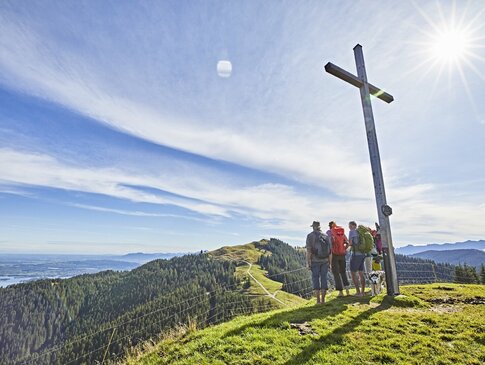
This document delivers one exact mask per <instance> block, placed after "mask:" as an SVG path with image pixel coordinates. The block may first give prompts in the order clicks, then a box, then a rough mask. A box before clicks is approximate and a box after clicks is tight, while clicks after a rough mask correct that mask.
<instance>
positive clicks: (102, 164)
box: [0, 1, 485, 253]
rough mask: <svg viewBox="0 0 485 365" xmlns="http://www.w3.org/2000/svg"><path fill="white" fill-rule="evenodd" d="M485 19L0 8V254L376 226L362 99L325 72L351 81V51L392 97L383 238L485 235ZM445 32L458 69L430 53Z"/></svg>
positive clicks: (289, 10) (385, 140)
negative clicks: (337, 69)
mask: <svg viewBox="0 0 485 365" xmlns="http://www.w3.org/2000/svg"><path fill="white" fill-rule="evenodd" d="M482 8H483V3H482V2H481V1H469V2H464V1H463V2H462V1H459V2H452V1H442V2H434V1H429V2H419V4H417V3H413V2H401V1H386V2H372V1H352V2H350V1H349V2H337V1H334V2H332V1H329V2H326V3H325V4H324V3H323V2H321V1H300V2H297V1H231V2H227V1H204V2H202V1H187V2H180V1H163V2H162V1H153V2H151V1H142V2H132V1H112V2H110V1H102V2H100V1H29V2H19V1H2V2H1V3H0V252H42V253H124V252H130V251H145V252H160V251H165V252H169V251H171V252H180V251H195V250H199V249H211V248H216V247H219V246H221V245H226V244H237V243H244V242H248V241H252V240H255V239H260V238H263V237H279V238H281V239H283V240H285V241H287V242H289V243H292V244H295V245H297V244H302V243H303V240H304V237H305V234H306V233H307V231H308V230H309V227H308V226H309V224H310V223H311V222H312V221H313V220H315V219H319V220H321V221H322V222H328V221H329V220H337V222H340V223H342V224H345V222H347V221H349V220H357V221H359V222H362V223H366V224H372V223H373V222H374V221H375V220H376V208H375V204H374V200H373V190H372V180H371V172H370V165H369V157H368V151H367V144H366V137H365V130H364V125H363V118H362V110H361V106H360V99H359V92H358V90H357V89H356V88H354V87H352V86H350V85H347V84H345V83H344V82H342V81H341V80H338V79H336V78H335V77H333V76H331V75H329V74H326V73H324V71H323V65H324V64H325V63H326V62H328V61H331V62H333V63H336V64H337V65H339V66H341V67H343V68H346V69H347V70H349V71H352V72H354V70H355V64H354V59H353V53H352V48H353V47H354V46H355V44H357V43H360V44H362V45H363V47H364V55H365V58H366V63H367V74H368V77H369V80H370V82H372V83H373V84H375V85H377V86H380V87H382V88H384V89H386V90H387V91H389V92H390V93H391V94H393V95H394V97H395V102H393V103H391V104H385V103H383V102H381V101H379V100H374V101H373V107H374V113H375V118H376V123H377V132H378V138H379V143H380V148H381V157H382V160H383V161H382V162H383V167H384V174H385V180H386V185H387V195H388V200H389V204H390V205H391V206H392V207H393V208H394V215H393V216H392V221H391V223H392V229H393V234H394V241H395V244H396V246H401V245H405V244H408V243H418V244H419V243H430V242H454V241H460V240H466V239H483V238H485V225H484V224H483V221H484V219H485V189H484V188H483V186H484V184H485V168H484V160H485V148H483V145H484V141H485V105H484V103H483V100H484V99H485V88H484V81H485V76H484V75H485V27H484V26H483V24H485V14H484V12H483V9H482ZM450 29H451V30H453V32H455V33H457V34H460V35H463V34H464V39H463V40H462V41H463V42H462V43H466V44H465V45H466V47H464V48H466V49H464V50H462V51H460V52H461V53H460V57H458V56H457V58H456V59H455V58H453V59H451V58H450V57H449V55H443V54H442V53H440V52H441V51H440V49H437V45H440V44H441V43H442V36H440V35H442V34H443V33H446V34H447V32H448V30H450ZM451 41H452V40H451ZM451 41H450V42H451ZM440 42H441V43H440ZM446 49H449V47H446ZM450 59H451V60H450ZM219 60H229V61H231V63H232V74H231V76H230V77H228V78H222V77H219V76H218V74H217V71H216V65H217V62H218V61H219Z"/></svg>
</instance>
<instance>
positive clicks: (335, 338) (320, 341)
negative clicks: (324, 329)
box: [284, 300, 392, 365]
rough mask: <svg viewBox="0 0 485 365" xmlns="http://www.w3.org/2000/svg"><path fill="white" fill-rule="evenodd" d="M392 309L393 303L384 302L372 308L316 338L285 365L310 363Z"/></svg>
mask: <svg viewBox="0 0 485 365" xmlns="http://www.w3.org/2000/svg"><path fill="white" fill-rule="evenodd" d="M390 307H392V302H391V301H387V300H386V301H383V302H382V303H381V304H380V305H379V306H377V307H374V308H370V309H368V310H366V311H364V312H362V313H360V314H359V315H357V316H356V317H354V318H352V320H350V321H349V322H347V323H345V324H344V325H342V326H340V327H337V328H335V329H334V330H333V331H332V332H330V333H328V334H326V335H323V336H320V337H317V338H315V339H314V340H313V341H312V343H311V344H310V345H308V346H306V347H305V348H304V349H303V350H302V351H301V352H300V353H299V354H298V355H296V356H295V357H293V358H292V359H290V360H288V361H287V362H285V363H284V365H301V364H305V363H306V362H307V361H309V360H310V359H311V358H312V357H313V356H314V355H315V354H316V353H317V352H318V351H320V350H321V349H323V348H325V347H327V346H330V345H338V344H342V343H343V337H344V336H345V335H346V334H348V333H350V332H353V331H354V330H355V328H356V327H357V326H358V325H359V324H360V323H361V322H362V321H364V320H366V319H369V317H371V316H372V315H373V314H375V313H378V312H380V311H383V310H386V309H389V308H390Z"/></svg>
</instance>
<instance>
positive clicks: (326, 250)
mask: <svg viewBox="0 0 485 365" xmlns="http://www.w3.org/2000/svg"><path fill="white" fill-rule="evenodd" d="M315 235H316V236H317V237H315V238H316V239H315V243H314V244H313V251H312V253H313V256H314V257H315V258H316V259H318V260H322V259H326V258H328V257H329V256H330V252H332V248H331V247H330V243H329V240H328V239H327V238H326V237H325V236H324V235H323V233H321V232H315Z"/></svg>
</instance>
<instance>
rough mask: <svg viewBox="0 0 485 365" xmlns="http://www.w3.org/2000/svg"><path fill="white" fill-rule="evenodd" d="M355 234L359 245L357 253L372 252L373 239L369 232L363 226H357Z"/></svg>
mask: <svg viewBox="0 0 485 365" xmlns="http://www.w3.org/2000/svg"><path fill="white" fill-rule="evenodd" d="M357 232H359V238H360V244H359V247H358V248H357V250H358V251H360V252H362V253H369V252H371V251H372V247H374V237H372V234H371V233H370V232H369V230H368V229H367V228H366V227H365V226H362V225H360V226H358V227H357Z"/></svg>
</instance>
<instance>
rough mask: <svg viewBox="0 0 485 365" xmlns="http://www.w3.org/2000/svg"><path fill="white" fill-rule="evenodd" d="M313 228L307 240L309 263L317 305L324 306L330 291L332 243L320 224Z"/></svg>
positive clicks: (314, 224) (317, 223)
mask: <svg viewBox="0 0 485 365" xmlns="http://www.w3.org/2000/svg"><path fill="white" fill-rule="evenodd" d="M311 227H312V228H313V231H312V232H311V233H309V234H308V236H307V238H306V254H307V263H308V267H309V268H310V270H311V271H312V284H313V291H314V293H315V296H316V297H317V304H323V303H325V296H326V294H327V290H328V283H327V275H328V269H329V267H330V268H331V264H332V242H331V240H330V239H329V237H328V236H327V235H326V234H324V233H323V232H322V231H321V228H320V222H316V221H314V222H313V223H312V225H311Z"/></svg>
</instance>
